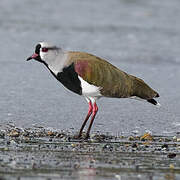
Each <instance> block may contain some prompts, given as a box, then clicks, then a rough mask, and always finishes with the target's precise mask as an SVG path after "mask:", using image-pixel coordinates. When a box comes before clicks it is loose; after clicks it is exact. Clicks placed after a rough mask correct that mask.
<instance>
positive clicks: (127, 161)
mask: <svg viewBox="0 0 180 180" xmlns="http://www.w3.org/2000/svg"><path fill="white" fill-rule="evenodd" d="M74 135H75V134H74V133H72V132H67V131H66V132H65V131H60V132H58V131H52V130H49V129H45V128H43V127H34V128H29V129H19V128H17V127H14V126H12V125H7V127H6V129H4V130H1V132H0V166H1V167H0V176H1V177H2V179H33V178H35V179H117V180H119V179H120V180H121V179H123V180H124V179H139V180H143V179H148V180H152V179H169V180H175V179H179V178H180V136H173V137H170V136H168V137H163V136H161V137H160V136H153V135H151V134H149V133H145V134H144V135H143V136H128V137H125V136H110V135H108V134H100V133H99V132H96V133H94V134H91V137H90V139H88V140H84V139H83V137H82V139H80V140H78V139H75V138H74Z"/></svg>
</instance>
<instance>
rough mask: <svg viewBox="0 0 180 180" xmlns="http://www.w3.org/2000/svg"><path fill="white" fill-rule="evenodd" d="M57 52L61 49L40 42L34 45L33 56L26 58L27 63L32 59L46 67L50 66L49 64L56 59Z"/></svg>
mask: <svg viewBox="0 0 180 180" xmlns="http://www.w3.org/2000/svg"><path fill="white" fill-rule="evenodd" d="M59 50H61V48H58V47H56V46H54V45H52V44H50V43H47V42H40V43H39V44H37V45H36V47H35V52H34V54H32V55H31V56H30V57H29V58H27V61H29V60H32V59H34V60H36V61H39V62H41V63H44V64H46V65H48V64H51V62H52V61H53V60H54V59H56V56H57V55H58V52H59Z"/></svg>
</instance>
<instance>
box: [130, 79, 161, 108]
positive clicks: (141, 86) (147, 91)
mask: <svg viewBox="0 0 180 180" xmlns="http://www.w3.org/2000/svg"><path fill="white" fill-rule="evenodd" d="M132 95H133V96H136V97H139V98H141V99H144V100H147V102H149V103H151V104H153V105H156V106H160V104H159V103H158V102H157V101H156V100H155V99H154V98H157V97H159V94H158V93H157V92H156V91H154V90H153V89H152V88H151V87H149V86H148V85H147V84H146V83H145V82H144V81H143V80H141V79H139V78H136V77H134V80H133V93H132Z"/></svg>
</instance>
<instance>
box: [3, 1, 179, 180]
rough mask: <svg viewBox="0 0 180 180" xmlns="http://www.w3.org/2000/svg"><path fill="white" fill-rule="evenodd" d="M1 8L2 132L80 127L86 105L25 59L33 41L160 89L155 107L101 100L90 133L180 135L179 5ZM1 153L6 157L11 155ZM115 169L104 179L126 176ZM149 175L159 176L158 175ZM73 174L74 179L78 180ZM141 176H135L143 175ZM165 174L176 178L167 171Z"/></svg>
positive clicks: (15, 4) (19, 4) (23, 4)
mask: <svg viewBox="0 0 180 180" xmlns="http://www.w3.org/2000/svg"><path fill="white" fill-rule="evenodd" d="M0 8H1V11H0V37H1V41H0V47H1V48H0V67H1V70H0V77H1V80H0V81H1V82H0V90H1V91H0V92H1V93H0V125H1V130H2V129H5V128H6V125H7V124H8V123H9V122H10V123H12V124H15V126H17V127H19V128H28V127H33V126H35V125H37V126H43V127H47V128H49V129H53V130H56V129H58V130H70V131H72V132H73V133H76V132H77V131H78V130H79V128H80V126H81V124H82V122H83V118H84V117H85V115H86V113H87V109H88V105H87V102H86V101H85V100H84V99H83V98H82V97H79V96H78V95H75V94H73V93H71V92H69V91H67V90H66V89H64V88H63V86H62V85H61V84H60V83H58V82H57V81H56V80H55V79H54V77H52V76H51V74H50V73H49V72H47V69H46V68H45V67H43V66H42V64H39V63H37V62H32V61H31V62H26V61H25V60H26V58H27V57H29V56H30V55H31V54H32V53H33V51H34V46H35V45H36V44H37V42H39V41H42V40H45V41H50V42H53V43H55V44H57V45H59V46H61V47H62V48H64V49H67V50H77V51H85V52H89V53H92V54H95V55H97V56H100V57H103V58H105V59H108V61H109V62H111V63H112V64H114V65H116V66H118V67H119V68H120V69H122V70H124V71H126V72H128V73H130V74H133V75H135V76H138V77H140V78H143V79H144V80H145V82H147V83H148V84H149V85H150V86H151V87H153V88H154V89H155V90H157V91H158V92H159V94H160V98H159V102H160V104H161V108H155V107H154V106H152V105H151V104H148V103H144V102H140V101H135V100H131V99H105V98H102V99H100V100H99V101H98V105H99V112H98V115H97V117H96V120H95V123H94V125H93V128H92V133H93V132H97V131H99V132H100V133H105V134H106V133H108V134H109V135H114V136H121V135H125V136H129V135H142V134H144V133H145V132H151V133H152V134H153V135H159V136H175V135H177V134H178V133H179V132H180V111H179V108H180V93H179V89H180V50H179V44H180V43H179V42H180V24H179V19H180V2H179V1H178V0H174V1H169V0H163V1H156V0H151V1H143V0H136V1H135V0H114V1H109V0H99V1H96V2H92V1H90V0H86V1H82V0H76V1H73V0H69V1H66V0H61V1H58V0H54V1H53V2H49V1H47V0H46V1H43V2H42V1H40V0H32V1H29V0H24V1H18V0H13V1H12V0H10V1H6V0H1V3H0ZM8 153H9V154H8ZM8 153H7V157H9V156H10V154H11V153H12V152H8ZM33 153H34V154H36V151H35V152H33ZM43 153H44V154H45V152H43ZM25 154H26V152H25ZM20 156H21V155H20ZM117 156H118V155H117ZM127 156H129V154H128V155H127ZM142 156H143V154H142ZM132 159H133V158H132ZM82 171H83V170H82ZM90 171H91V170H90ZM98 171H99V170H98ZM118 171H121V172H122V173H125V174H124V175H123V174H122V177H121V176H118V175H119V174H118V173H117V177H114V174H113V177H112V176H111V175H110V176H111V178H112V179H113V178H116V179H118V178H119V179H128V178H130V177H129V174H128V173H127V172H128V171H129V170H127V171H126V170H124V169H123V170H122V169H120V170H118ZM130 171H131V170H130ZM152 171H153V170H152ZM102 172H103V173H104V172H106V171H105V170H103V171H102ZM156 172H157V178H158V176H159V175H160V174H161V172H159V171H156ZM33 173H34V172H33ZM37 173H42V172H37ZM43 173H45V172H44V171H43ZM48 173H50V174H51V171H49V170H48ZM67 173H69V171H68V172H67ZM78 173H79V172H77V174H78ZM91 173H94V172H91ZM133 173H135V174H136V172H134V171H133ZM158 173H160V174H158ZM52 174H54V171H52ZM52 174H51V175H52ZM77 174H76V175H75V176H73V177H76V176H78V178H79V179H80V177H79V175H77ZM80 174H83V172H82V173H81V172H80ZM109 174H111V172H109V171H107V179H109ZM140 174H141V176H142V177H139V174H136V175H138V176H136V178H134V179H138V178H139V179H144V177H145V176H146V175H147V174H144V173H140ZM167 174H168V173H167ZM131 175H132V174H131ZM33 176H36V175H32V178H33ZM162 176H164V179H165V178H166V177H165V176H166V175H162ZM167 176H168V177H167V178H166V179H168V178H169V179H173V178H174V179H175V177H171V176H173V174H171V173H170V174H169V175H167ZM93 177H94V176H93ZM93 177H92V179H93ZM54 178H56V177H54ZM57 178H59V176H58V177H57ZM68 178H69V176H68V177H67V178H66V177H65V179H68ZM98 178H99V179H104V178H105V176H103V177H101V176H99V177H98ZM131 178H132V177H131ZM148 178H149V179H151V176H150V175H149V174H148ZM157 178H155V179H157ZM24 179H26V178H25V177H24ZM74 179H76V178H74ZM87 179H91V176H90V177H89V176H88V178H87ZM153 180H154V179H153Z"/></svg>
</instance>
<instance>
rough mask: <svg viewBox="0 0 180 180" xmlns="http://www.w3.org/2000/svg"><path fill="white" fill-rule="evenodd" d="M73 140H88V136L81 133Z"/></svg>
mask: <svg viewBox="0 0 180 180" xmlns="http://www.w3.org/2000/svg"><path fill="white" fill-rule="evenodd" d="M73 138H74V139H79V140H88V139H89V138H90V136H89V134H85V133H81V134H78V135H75V136H74V137H73Z"/></svg>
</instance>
